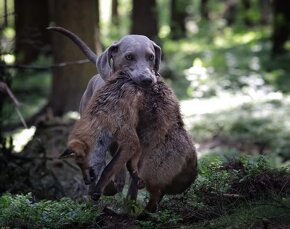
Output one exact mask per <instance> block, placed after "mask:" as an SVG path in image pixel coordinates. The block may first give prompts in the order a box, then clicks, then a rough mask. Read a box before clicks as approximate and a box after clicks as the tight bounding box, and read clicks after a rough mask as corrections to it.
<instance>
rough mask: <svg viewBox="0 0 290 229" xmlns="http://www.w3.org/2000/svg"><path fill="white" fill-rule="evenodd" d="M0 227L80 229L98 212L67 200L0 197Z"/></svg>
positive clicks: (89, 206) (28, 195)
mask: <svg viewBox="0 0 290 229" xmlns="http://www.w3.org/2000/svg"><path fill="white" fill-rule="evenodd" d="M0 208H1V212H0V226H3V227H4V226H6V227H13V228H14V227H18V228H19V227H26V228H60V227H62V228H63V227H69V226H73V227H80V226H84V225H86V224H88V223H91V222H92V221H93V220H94V219H95V218H96V217H97V216H98V215H99V211H98V210H97V209H94V208H93V206H91V205H88V204H85V203H76V202H74V201H72V200H71V199H68V198H63V199H61V200H59V201H51V200H42V201H40V202H35V201H34V200H33V198H32V195H31V194H27V195H15V196H12V195H10V194H5V195H3V196H2V197H0Z"/></svg>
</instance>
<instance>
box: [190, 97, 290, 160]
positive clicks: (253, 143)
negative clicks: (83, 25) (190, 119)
mask: <svg viewBox="0 0 290 229" xmlns="http://www.w3.org/2000/svg"><path fill="white" fill-rule="evenodd" d="M288 120H289V100H288V97H281V98H280V99H275V100H271V99H270V100H267V99H265V100H264V101H261V102H250V103H244V104H243V105H241V106H238V107H236V108H232V109H228V110H226V109H225V110H223V111H222V112H217V113H211V114H206V115H203V117H202V118H201V119H199V120H197V121H195V122H194V123H193V124H192V126H193V127H192V133H193V136H194V137H195V138H196V140H197V141H198V142H204V141H208V140H209V139H210V140H211V141H217V142H221V145H222V147H223V148H226V149H235V150H238V151H240V152H242V153H248V154H249V153H264V154H272V155H276V156H280V157H281V158H282V159H283V160H288V159H289V158H290V150H289V139H290V128H289V121H288Z"/></svg>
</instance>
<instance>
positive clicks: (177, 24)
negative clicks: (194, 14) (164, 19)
mask: <svg viewBox="0 0 290 229" xmlns="http://www.w3.org/2000/svg"><path fill="white" fill-rule="evenodd" d="M189 4H190V2H189V1H188V0H182V1H180V0H171V23H170V24H171V25H170V27H171V37H172V39H180V38H183V37H185V36H186V26H185V22H186V17H187V12H186V8H187V7H188V5H189Z"/></svg>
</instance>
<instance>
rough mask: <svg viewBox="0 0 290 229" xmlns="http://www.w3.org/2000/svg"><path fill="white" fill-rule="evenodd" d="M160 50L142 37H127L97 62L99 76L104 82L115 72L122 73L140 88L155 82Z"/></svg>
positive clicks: (116, 43) (107, 50)
mask: <svg viewBox="0 0 290 229" xmlns="http://www.w3.org/2000/svg"><path fill="white" fill-rule="evenodd" d="M160 61H161V49H160V47H159V46H158V45H156V44H155V43H154V42H153V41H151V40H150V39H148V38H147V37H145V36H142V35H127V36H125V37H123V38H122V39H121V40H120V41H118V42H115V43H113V44H112V45H111V46H110V47H109V48H107V49H106V50H105V52H104V53H103V54H102V55H101V56H100V57H99V58H98V60H97V68H98V70H99V73H100V75H101V76H102V78H103V79H104V80H106V79H107V78H108V77H109V76H110V75H111V74H113V73H114V72H116V71H123V72H125V73H126V74H127V75H129V76H130V78H131V79H132V80H133V81H134V82H136V83H137V84H139V85H141V86H145V87H147V86H151V85H152V84H154V83H155V82H156V81H157V77H158V71H159V65H160Z"/></svg>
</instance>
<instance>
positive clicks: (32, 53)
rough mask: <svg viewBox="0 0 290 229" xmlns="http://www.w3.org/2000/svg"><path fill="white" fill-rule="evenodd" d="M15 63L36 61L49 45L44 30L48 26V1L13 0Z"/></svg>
mask: <svg viewBox="0 0 290 229" xmlns="http://www.w3.org/2000/svg"><path fill="white" fill-rule="evenodd" d="M14 3H15V30H16V38H15V54H16V61H17V62H18V63H22V64H28V63H31V62H32V61H34V60H36V59H37V57H38V55H39V54H40V53H42V52H43V51H44V50H45V48H47V45H48V44H49V35H48V34H47V33H46V32H45V28H46V27H47V26H48V25H49V10H48V9H49V7H48V0H42V1H39V0H15V2H14Z"/></svg>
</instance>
